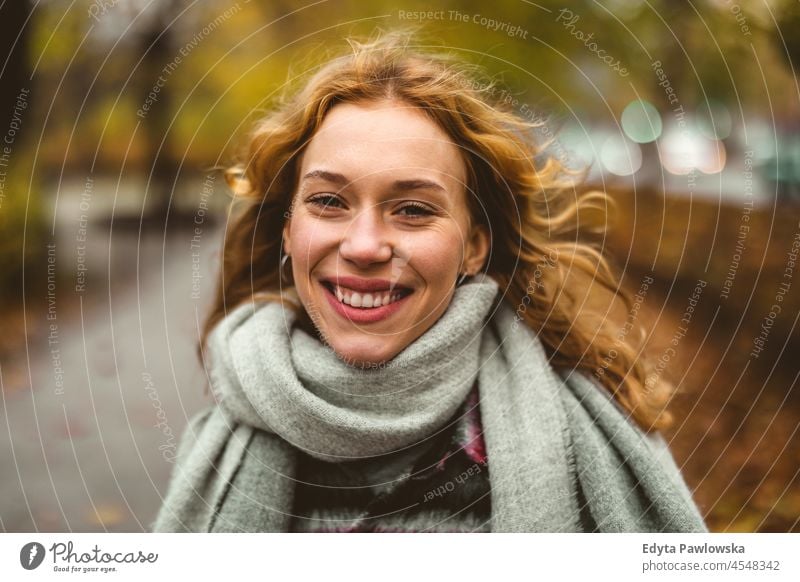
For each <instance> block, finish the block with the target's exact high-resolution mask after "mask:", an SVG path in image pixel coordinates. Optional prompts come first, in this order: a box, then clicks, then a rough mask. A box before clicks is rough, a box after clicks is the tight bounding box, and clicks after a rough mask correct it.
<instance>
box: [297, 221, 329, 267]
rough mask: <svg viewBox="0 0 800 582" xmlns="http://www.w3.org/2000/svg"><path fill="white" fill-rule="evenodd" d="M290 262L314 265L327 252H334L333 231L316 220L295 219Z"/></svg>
mask: <svg viewBox="0 0 800 582" xmlns="http://www.w3.org/2000/svg"><path fill="white" fill-rule="evenodd" d="M291 241H292V260H293V261H294V262H295V264H297V265H304V266H308V265H312V266H313V265H314V264H315V263H316V262H317V261H319V259H320V258H322V257H323V256H324V255H325V254H327V253H329V252H335V251H336V248H337V243H338V238H337V235H336V233H335V232H333V229H331V228H326V227H325V226H324V225H322V224H321V223H320V222H318V221H316V220H309V219H307V218H304V217H297V218H296V219H295V220H294V221H293V222H292V230H291Z"/></svg>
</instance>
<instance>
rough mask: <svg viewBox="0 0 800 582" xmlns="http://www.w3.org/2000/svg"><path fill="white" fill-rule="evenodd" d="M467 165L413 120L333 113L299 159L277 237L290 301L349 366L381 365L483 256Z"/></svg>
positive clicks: (385, 106)
mask: <svg viewBox="0 0 800 582" xmlns="http://www.w3.org/2000/svg"><path fill="white" fill-rule="evenodd" d="M466 171H467V170H466V166H465V164H464V161H463V159H462V157H461V153H460V151H459V149H458V147H457V146H456V145H455V144H454V143H453V142H452V141H451V140H450V138H449V137H448V136H447V134H446V133H445V132H444V131H443V130H442V129H440V128H439V126H438V125H436V124H435V123H434V122H433V121H431V120H430V119H429V118H428V117H426V116H425V114H424V113H423V112H422V111H420V110H419V109H416V108H413V107H412V106H409V105H407V104H405V103H402V102H398V101H389V100H387V101H380V102H369V103H359V104H355V103H342V104H339V105H336V106H334V107H333V108H332V109H331V110H330V111H329V112H328V114H327V116H326V117H325V119H324V120H323V122H322V124H321V126H320V127H319V130H318V131H317V133H316V134H315V135H314V137H313V139H312V140H311V141H310V142H309V144H308V146H307V148H306V149H305V151H304V153H303V156H302V160H301V164H300V169H299V177H298V184H297V187H296V190H295V192H294V199H293V203H292V204H293V206H292V213H291V216H290V218H289V219H288V220H287V222H286V226H285V228H284V232H283V243H284V252H286V253H287V254H289V255H290V256H291V265H292V274H293V277H294V281H295V286H296V290H297V294H298V296H299V297H300V300H301V301H302V303H303V306H304V307H305V309H306V312H307V313H308V315H309V316H310V318H311V319H312V321H313V322H314V324H315V326H316V328H317V330H318V332H319V333H320V336H321V338H322V339H323V340H324V341H325V342H327V343H328V344H329V345H330V346H331V347H332V348H333V349H334V350H335V351H336V353H337V354H338V355H339V357H341V358H342V359H343V360H344V361H345V362H347V363H348V364H350V365H354V366H359V365H360V366H363V365H365V364H370V363H372V364H375V363H380V362H384V361H387V360H390V359H391V358H393V357H394V356H396V355H397V354H398V353H400V352H401V351H402V350H403V349H404V348H405V347H406V346H408V345H409V344H411V343H412V342H413V341H414V340H415V339H417V338H418V337H419V336H421V335H422V334H423V333H425V331H427V330H428V329H429V328H430V327H431V326H432V325H433V324H434V323H435V322H436V321H437V320H438V319H439V317H440V316H441V315H442V314H443V313H444V312H445V310H446V309H447V306H448V305H449V303H450V300H451V298H452V296H453V292H454V289H455V284H456V281H457V279H458V276H459V274H460V273H464V272H468V273H471V274H475V273H477V272H478V271H479V270H480V269H481V267H482V265H483V262H484V259H485V258H486V256H487V253H488V250H489V238H488V234H487V233H486V229H485V228H483V227H475V228H472V229H470V228H469V212H468V209H467V199H466V196H467V194H466V187H465V184H466V178H467V176H466Z"/></svg>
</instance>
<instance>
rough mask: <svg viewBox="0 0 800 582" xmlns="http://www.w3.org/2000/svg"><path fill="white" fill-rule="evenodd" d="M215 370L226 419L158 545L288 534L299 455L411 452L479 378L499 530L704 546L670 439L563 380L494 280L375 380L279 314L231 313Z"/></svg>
mask: <svg viewBox="0 0 800 582" xmlns="http://www.w3.org/2000/svg"><path fill="white" fill-rule="evenodd" d="M376 341H379V338H376ZM208 355H209V358H210V361H211V364H212V366H211V368H210V381H211V386H212V390H213V392H214V395H215V396H216V398H217V405H212V406H210V407H209V408H207V409H206V410H203V411H202V412H201V413H199V414H197V415H195V416H194V417H193V418H192V420H191V421H190V423H189V426H188V427H187V429H186V431H185V432H184V436H183V437H182V439H181V443H180V446H179V450H178V452H177V457H176V463H175V466H174V468H173V473H172V480H171V482H170V484H169V487H168V491H167V495H166V497H165V499H164V503H163V505H162V507H161V510H160V512H159V514H158V517H157V519H156V521H155V523H154V524H153V531H157V532H179V531H180V532H186V531H191V532H198V531H199V532H207V531H214V532H238V531H248V532H255V531H264V532H281V531H287V530H288V526H289V521H290V518H291V515H290V514H291V507H292V500H293V490H294V480H293V477H294V474H295V466H296V451H297V450H298V449H302V450H303V451H305V452H306V453H308V454H310V455H313V456H315V457H317V458H320V459H325V460H328V461H336V460H340V461H343V460H348V459H357V458H363V457H369V456H376V455H382V454H386V453H390V452H393V451H397V450H400V449H403V448H405V447H409V446H411V445H414V444H415V443H418V442H420V441H421V440H423V439H426V438H428V437H430V436H431V435H433V434H434V433H436V432H437V431H438V430H439V429H441V428H442V427H443V425H445V424H446V423H447V421H448V420H449V419H451V418H452V417H453V415H454V414H455V412H456V411H457V409H458V408H459V407H460V406H461V405H462V403H463V402H464V400H465V398H466V397H467V394H468V392H469V390H470V388H471V387H472V386H473V385H474V382H475V380H476V379H477V381H478V389H479V394H480V411H481V417H482V423H483V429H484V435H483V436H484V439H485V443H486V452H487V458H488V462H489V467H490V469H491V471H490V483H491V508H492V509H491V530H492V531H495V532H574V531H580V530H581V525H580V524H581V520H580V516H581V512H589V514H590V515H591V517H592V519H593V520H594V522H595V523H596V524H597V526H598V529H599V530H600V531H609V532H645V531H671V532H698V531H699V532H702V531H706V528H705V525H704V522H703V519H702V517H701V516H700V514H699V512H698V510H697V508H696V506H695V505H694V503H693V501H692V498H691V495H690V493H689V490H688V488H687V487H686V485H685V483H684V481H683V479H682V477H681V475H680V473H679V471H678V469H677V467H676V465H675V463H674V461H673V459H672V457H671V455H670V452H669V450H668V448H667V446H666V444H665V443H664V441H663V439H661V438H660V437H658V436H652V435H645V434H644V433H642V432H641V431H640V430H639V429H638V428H636V426H635V425H634V424H633V422H632V420H631V419H630V418H629V417H628V416H627V415H626V414H625V413H624V412H623V411H622V409H621V407H619V406H618V405H617V403H616V402H615V401H614V400H613V399H612V398H610V396H609V395H608V393H607V392H606V391H605V390H604V389H603V388H601V387H600V385H599V384H598V383H596V382H594V381H593V380H591V379H590V378H589V377H588V376H585V375H583V374H581V373H579V372H578V371H576V370H572V371H567V372H562V373H557V372H556V371H554V370H553V369H552V368H551V366H550V364H549V362H548V358H547V357H546V355H545V352H544V350H543V348H542V345H541V343H540V341H539V339H538V337H537V336H536V334H535V333H533V332H532V331H531V330H530V328H529V327H527V326H526V325H525V323H524V322H523V321H522V320H521V319H520V318H519V317H518V316H517V315H516V313H515V311H514V309H513V308H512V307H510V306H509V305H507V304H506V303H505V302H503V301H499V300H498V285H497V283H496V282H495V281H494V280H493V279H491V278H490V277H488V276H478V277H475V278H473V279H472V280H469V281H468V282H467V283H466V284H464V285H461V286H459V287H457V288H456V291H455V294H454V296H453V299H452V301H451V303H450V305H449V306H448V308H447V310H446V311H445V313H444V314H443V315H442V316H441V317H440V318H439V320H438V321H437V322H436V323H435V324H434V325H433V326H432V327H431V328H430V329H428V331H426V332H425V333H424V334H423V335H422V336H420V337H419V338H418V339H417V340H416V341H414V342H412V343H411V344H410V345H409V346H407V347H406V348H405V349H404V350H403V351H402V352H401V353H400V354H398V355H397V356H396V357H395V358H393V359H392V360H390V361H389V362H387V363H386V364H385V365H384V366H380V367H376V368H374V369H370V368H360V367H356V366H352V365H348V363H346V362H345V361H343V360H342V359H341V358H340V357H339V356H338V355H337V354H336V353H335V352H334V351H333V350H332V349H331V348H330V346H328V345H327V344H325V343H322V342H320V341H319V340H318V339H317V338H316V337H313V336H311V335H309V334H308V333H306V332H305V331H303V330H302V329H301V328H300V326H298V325H296V320H295V316H294V314H293V312H292V311H291V310H290V309H288V308H284V307H283V306H281V305H280V304H279V303H275V302H272V303H265V304H261V305H258V304H256V305H254V304H253V303H247V304H244V305H241V306H239V307H238V308H236V309H235V310H233V311H232V312H231V313H230V314H228V316H227V317H225V318H224V319H223V320H222V321H221V322H220V323H219V324H218V325H217V327H215V328H214V331H213V332H212V334H211V335H210V336H209V344H208ZM244 455H254V457H253V458H254V460H257V462H248V463H244V462H243V459H244V458H245V457H244ZM245 468H247V469H245ZM240 469H241V470H242V471H245V470H247V471H249V474H247V475H242V474H239V475H237V471H239V470H240ZM234 477H236V483H238V484H239V486H238V487H236V486H232V482H233V480H234ZM242 484H244V485H242Z"/></svg>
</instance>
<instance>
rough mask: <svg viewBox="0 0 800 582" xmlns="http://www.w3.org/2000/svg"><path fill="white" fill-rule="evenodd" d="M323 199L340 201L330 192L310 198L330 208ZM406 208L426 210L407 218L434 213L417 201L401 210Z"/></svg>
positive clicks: (311, 201)
mask: <svg viewBox="0 0 800 582" xmlns="http://www.w3.org/2000/svg"><path fill="white" fill-rule="evenodd" d="M322 200H335V201H337V202H338V201H339V199H338V198H337V197H336V196H332V195H330V194H323V195H321V196H315V197H314V198H311V199H309V202H310V203H312V204H315V205H317V206H319V207H320V208H323V209H324V208H329V207H330V203H328V204H326V203H324V202H322ZM406 208H415V209H417V210H421V211H423V212H424V214H407V215H406V217H407V218H427V217H428V216H433V214H434V213H433V212H431V210H430V209H429V208H428V207H427V206H423V205H422V204H419V203H416V202H409V203H408V204H406V205H405V206H403V208H401V210H405V209H406Z"/></svg>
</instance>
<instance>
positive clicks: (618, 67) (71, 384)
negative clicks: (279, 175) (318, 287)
mask: <svg viewBox="0 0 800 582" xmlns="http://www.w3.org/2000/svg"><path fill="white" fill-rule="evenodd" d="M409 25H421V26H423V27H424V28H425V30H426V31H427V34H428V36H427V37H426V38H428V39H429V38H434V39H436V43H434V44H435V45H436V46H441V47H447V48H448V50H450V51H452V52H454V53H457V54H459V55H461V56H462V57H463V58H465V59H467V60H469V61H472V62H475V63H478V64H480V65H482V66H483V67H485V69H486V71H487V72H488V73H489V74H490V75H494V76H497V78H499V79H502V82H503V83H504V87H505V88H506V89H507V93H506V94H505V95H506V97H507V99H508V100H509V103H511V104H512V105H513V106H514V107H515V108H516V110H517V111H518V112H519V114H520V115H522V116H526V117H528V118H531V119H533V118H537V119H540V120H542V126H541V128H540V131H541V135H540V137H541V139H542V141H543V142H545V141H547V142H548V143H549V145H548V149H547V152H546V153H547V155H553V156H557V157H559V159H561V160H562V161H564V162H566V163H568V164H569V165H570V166H571V167H575V168H580V167H584V166H588V167H589V173H588V176H587V188H601V189H604V190H606V191H607V192H609V193H610V194H611V195H612V196H613V197H614V199H615V201H616V202H617V205H616V209H615V213H614V215H613V217H614V220H613V223H612V227H611V229H610V230H609V232H608V234H607V235H606V236H605V237H603V239H602V241H601V243H602V244H603V246H604V248H605V250H606V252H607V253H608V254H609V256H610V257H611V258H612V260H613V262H614V265H615V266H616V267H617V268H618V269H619V270H620V272H621V273H623V274H624V284H625V285H626V286H628V287H629V288H630V289H631V290H632V291H633V292H634V293H637V294H638V297H639V300H640V305H641V310H640V312H639V317H642V318H644V319H645V320H646V321H647V322H648V328H649V329H650V330H651V331H652V334H651V336H650V338H649V343H650V344H651V347H652V349H654V350H656V351H657V352H659V353H660V354H661V362H662V364H663V366H662V371H661V373H663V374H664V375H665V376H666V377H668V378H669V379H671V380H672V381H673V382H674V383H675V384H676V385H677V386H678V388H679V394H678V396H677V397H676V399H675V401H674V403H673V409H674V410H675V413H676V414H675V416H676V423H675V425H674V426H673V428H672V429H670V431H669V432H668V433H667V437H668V439H669V441H670V444H671V447H672V450H673V453H674V455H675V457H676V460H677V461H678V464H679V465H680V466H681V468H682V470H683V473H684V475H685V477H686V480H687V482H688V483H689V485H690V486H691V487H692V488H693V489H694V490H695V499H696V500H697V502H698V504H699V506H700V508H701V510H702V512H703V513H704V515H705V516H706V519H707V522H708V525H709V527H710V528H711V529H712V530H714V531H728V532H733V531H736V532H739V531H742V532H753V531H778V532H786V531H800V521H799V520H800V486H798V471H800V446H798V440H799V439H798V434H797V431H798V426H800V394H798V386H797V380H798V373H800V351H799V350H800V341H798V330H797V323H798V314H800V271H798V267H797V254H798V248H800V131H798V130H800V87H799V86H798V82H797V78H796V75H795V74H794V69H793V67H797V66H798V65H799V64H800V6H799V5H798V3H797V2H794V1H790V0H740V1H739V2H738V3H737V2H734V1H727V0H693V1H692V2H689V1H686V0H649V1H647V2H645V1H644V0H597V1H593V0H574V1H570V2H551V1H549V0H540V1H538V2H528V1H522V0H504V1H503V2H492V3H485V2H477V1H470V0H461V1H441V0H429V1H427V2H418V1H410V0H409V1H401V2H388V1H384V0H377V1H374V2H357V1H346V0H329V1H318V2H314V3H308V4H306V3H303V2H288V1H286V0H269V1H261V0H251V1H248V0H239V1H238V2H236V1H233V0H220V1H212V0H207V1H204V2H196V1H187V2H178V1H173V0H156V1H149V0H94V1H93V2H88V1H85V0H77V1H73V2H63V1H55V0H41V1H36V2H34V1H33V0H16V1H14V2H5V3H3V4H2V5H0V28H1V29H2V35H0V43H2V45H3V48H4V50H3V53H2V55H1V56H2V57H3V61H2V62H3V65H2V69H1V70H0V76H2V83H1V84H0V94H2V109H0V111H2V115H3V117H2V119H0V134H2V137H0V140H2V141H3V143H2V144H0V264H2V270H0V297H1V298H2V301H0V324H1V325H2V333H0V388H2V391H1V392H0V394H2V402H1V406H2V411H3V413H2V415H0V424H3V425H4V426H3V427H2V428H0V434H1V435H2V436H0V464H1V465H0V466H2V478H0V530H2V531H9V532H10V531H144V530H147V529H148V528H149V525H150V522H151V520H152V519H153V518H154V517H155V513H156V511H157V509H158V507H159V505H160V502H161V497H162V496H163V495H164V493H165V487H166V483H167V479H168V477H169V472H170V470H171V467H172V459H173V457H174V453H175V446H176V443H177V439H178V437H179V435H180V434H181V432H182V430H183V428H184V426H185V423H186V419H187V418H188V417H189V416H191V415H192V414H193V413H194V412H195V411H196V410H198V409H199V408H200V407H202V406H205V405H206V403H208V402H209V400H208V398H209V397H208V396H204V391H203V388H204V385H205V382H206V378H205V372H204V370H203V367H202V366H201V364H200V362H199V359H198V358H197V355H196V353H195V347H196V342H197V339H198V330H199V326H200V323H201V321H202V320H203V318H204V316H205V310H206V307H207V305H208V303H209V300H210V298H211V294H212V293H213V290H214V281H215V277H216V276H217V274H218V270H219V245H220V240H221V235H222V232H223V230H224V225H225V223H226V208H227V205H228V202H229V200H230V193H229V192H228V190H227V187H226V185H225V183H224V180H223V179H222V177H221V175H220V174H219V172H218V169H219V168H221V167H225V166H226V165H227V164H229V163H230V162H231V161H232V160H233V157H234V154H235V153H236V152H237V145H238V144H240V143H241V140H242V139H243V138H244V136H245V135H246V132H247V130H248V129H249V128H250V125H251V123H252V122H253V121H254V120H255V119H257V117H258V115H259V112H261V111H264V110H266V109H268V108H269V107H270V105H271V104H272V103H273V102H274V100H275V99H276V96H277V95H278V93H279V91H280V90H281V89H282V88H283V86H284V85H285V84H286V83H292V84H296V83H297V82H299V80H302V78H304V77H305V76H307V75H308V74H309V72H310V71H312V70H313V67H314V66H315V65H317V64H319V62H320V60H321V59H322V58H324V57H325V56H326V55H328V54H330V53H329V51H330V50H334V51H342V50H345V49H346V48H347V44H346V42H345V41H344V40H343V39H344V38H345V37H346V36H348V35H361V36H366V35H369V34H370V33H372V32H373V31H374V30H376V28H383V29H392V28H394V27H398V26H409ZM276 236H277V233H276Z"/></svg>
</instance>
